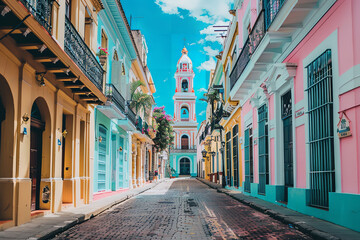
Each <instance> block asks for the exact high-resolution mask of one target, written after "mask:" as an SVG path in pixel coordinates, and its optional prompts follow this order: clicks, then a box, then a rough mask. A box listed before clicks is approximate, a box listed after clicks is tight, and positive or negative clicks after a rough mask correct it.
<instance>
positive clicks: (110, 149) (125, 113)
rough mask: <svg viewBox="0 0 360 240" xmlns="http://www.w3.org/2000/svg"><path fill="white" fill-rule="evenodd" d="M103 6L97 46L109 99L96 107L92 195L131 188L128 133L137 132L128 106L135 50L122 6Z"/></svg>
mask: <svg viewBox="0 0 360 240" xmlns="http://www.w3.org/2000/svg"><path fill="white" fill-rule="evenodd" d="M103 5H104V9H103V10H101V11H100V12H99V15H98V38H97V39H98V43H97V44H98V46H99V47H101V48H103V49H105V51H106V52H107V54H106V55H105V56H98V57H99V60H100V63H101V65H102V66H103V68H104V70H105V79H104V83H105V86H104V89H105V94H106V96H107V98H108V100H107V102H106V104H105V105H102V106H97V107H96V108H95V142H94V143H95V146H94V149H95V152H94V165H93V191H94V193H97V192H107V191H116V190H118V189H122V188H129V187H130V183H131V174H130V168H131V164H130V162H131V161H130V159H131V156H130V155H131V138H132V137H131V133H132V131H135V130H136V127H135V125H136V124H135V123H136V117H135V114H134V112H133V111H132V110H131V109H130V108H129V107H128V104H127V103H128V101H127V100H128V99H130V96H129V92H130V91H129V88H130V87H129V72H130V68H131V64H132V61H133V60H135V59H136V58H137V55H136V49H135V47H134V44H133V42H132V36H131V32H130V29H129V27H128V25H127V21H126V17H125V14H124V12H123V9H122V8H121V6H119V4H118V3H117V1H116V0H104V1H103ZM99 51H100V50H99ZM98 55H99V54H98Z"/></svg>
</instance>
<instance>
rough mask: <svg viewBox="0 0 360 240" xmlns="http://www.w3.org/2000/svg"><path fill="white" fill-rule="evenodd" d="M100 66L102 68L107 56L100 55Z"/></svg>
mask: <svg viewBox="0 0 360 240" xmlns="http://www.w3.org/2000/svg"><path fill="white" fill-rule="evenodd" d="M99 60H100V64H101V66H104V65H105V63H106V60H107V55H100V56H99Z"/></svg>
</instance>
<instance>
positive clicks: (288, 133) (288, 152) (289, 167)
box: [281, 91, 294, 202]
mask: <svg viewBox="0 0 360 240" xmlns="http://www.w3.org/2000/svg"><path fill="white" fill-rule="evenodd" d="M281 106H282V108H281V120H282V123H283V129H282V130H283V148H284V152H283V154H284V186H285V187H284V198H283V199H282V201H284V202H287V201H288V188H289V187H294V161H293V131H292V128H293V122H292V112H293V111H292V100H291V91H288V92H287V93H285V94H284V95H283V96H281Z"/></svg>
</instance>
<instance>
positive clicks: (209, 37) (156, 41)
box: [121, 0, 231, 123]
mask: <svg viewBox="0 0 360 240" xmlns="http://www.w3.org/2000/svg"><path fill="white" fill-rule="evenodd" d="M230 2H231V0H121V3H122V5H123V8H124V10H125V14H126V17H127V19H128V21H129V22H130V15H131V16H132V21H131V28H132V29H139V30H141V32H142V34H143V35H144V36H145V39H146V42H147V45H148V49H149V53H148V67H149V69H150V71H151V74H152V77H153V79H154V82H155V86H156V90H157V91H156V93H155V94H154V97H155V101H156V105H157V106H165V111H166V112H167V113H168V114H170V115H173V113H174V101H173V99H172V97H173V95H174V93H175V79H174V74H175V71H176V63H177V61H178V60H179V58H180V57H181V50H182V48H183V47H184V43H185V46H186V48H187V49H188V51H189V57H190V58H191V60H192V61H193V66H194V72H195V78H194V88H195V93H196V95H197V97H198V98H197V102H196V114H197V120H198V122H199V123H200V122H201V121H203V120H205V108H206V103H204V102H202V101H199V98H201V97H202V95H203V93H204V90H205V89H206V88H207V84H208V81H209V71H208V70H210V69H212V68H214V67H215V58H214V56H215V55H216V54H218V50H219V49H221V44H220V42H219V41H221V38H218V37H216V36H217V35H218V34H217V33H216V32H214V31H213V30H214V28H213V25H228V24H226V22H228V20H229V18H230V15H229V14H228V10H229V7H228V6H229V3H230ZM184 39H185V41H184Z"/></svg>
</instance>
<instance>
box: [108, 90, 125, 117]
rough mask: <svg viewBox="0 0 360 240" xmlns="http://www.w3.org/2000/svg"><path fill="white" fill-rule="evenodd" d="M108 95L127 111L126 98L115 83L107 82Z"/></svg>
mask: <svg viewBox="0 0 360 240" xmlns="http://www.w3.org/2000/svg"><path fill="white" fill-rule="evenodd" d="M106 97H107V98H108V99H109V101H111V102H113V103H115V105H116V106H117V107H118V108H119V109H120V110H121V111H122V112H123V113H125V99H124V98H123V96H121V93H120V92H119V91H118V90H117V89H116V87H115V86H114V85H113V84H106Z"/></svg>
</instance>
